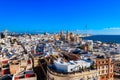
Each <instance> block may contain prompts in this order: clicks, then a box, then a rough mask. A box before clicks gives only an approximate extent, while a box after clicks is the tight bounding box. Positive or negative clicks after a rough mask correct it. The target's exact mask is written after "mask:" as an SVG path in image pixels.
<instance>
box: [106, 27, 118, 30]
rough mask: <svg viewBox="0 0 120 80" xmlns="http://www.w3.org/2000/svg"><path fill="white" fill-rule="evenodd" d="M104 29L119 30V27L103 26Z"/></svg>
mask: <svg viewBox="0 0 120 80" xmlns="http://www.w3.org/2000/svg"><path fill="white" fill-rule="evenodd" d="M104 30H120V27H110V28H104Z"/></svg>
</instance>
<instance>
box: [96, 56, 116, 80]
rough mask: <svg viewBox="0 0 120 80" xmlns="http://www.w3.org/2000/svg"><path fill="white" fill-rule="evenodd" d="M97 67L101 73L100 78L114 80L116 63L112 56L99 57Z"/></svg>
mask: <svg viewBox="0 0 120 80" xmlns="http://www.w3.org/2000/svg"><path fill="white" fill-rule="evenodd" d="M96 68H97V70H98V72H99V75H100V80H113V79H114V70H113V69H114V65H113V63H112V62H111V58H97V59H96Z"/></svg>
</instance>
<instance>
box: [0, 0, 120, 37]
mask: <svg viewBox="0 0 120 80" xmlns="http://www.w3.org/2000/svg"><path fill="white" fill-rule="evenodd" d="M119 3H120V1H119V0H114V1H113V0H100V1H96V0H91V1H89V0H74V1H73V0H44V1H43V0H34V1H33V0H11V1H9V0H4V1H3V0H1V1H0V12H1V13H0V31H3V30H6V29H7V30H9V31H13V32H60V31H62V30H64V31H67V30H68V31H73V32H77V33H90V34H117V35H118V34H120V32H119V30H120V24H119V23H120V20H119V19H120V15H119V14H120V11H119V8H120V5H119ZM86 25H87V28H86V27H85V26H86Z"/></svg>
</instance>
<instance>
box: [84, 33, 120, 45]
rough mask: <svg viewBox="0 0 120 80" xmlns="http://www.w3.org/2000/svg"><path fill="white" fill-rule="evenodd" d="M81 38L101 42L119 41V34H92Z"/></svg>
mask: <svg viewBox="0 0 120 80" xmlns="http://www.w3.org/2000/svg"><path fill="white" fill-rule="evenodd" d="M83 40H93V41H101V42H110V43H119V44H120V35H92V36H88V37H83Z"/></svg>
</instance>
